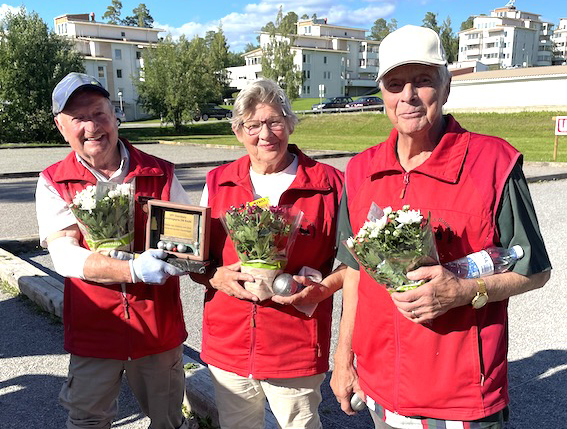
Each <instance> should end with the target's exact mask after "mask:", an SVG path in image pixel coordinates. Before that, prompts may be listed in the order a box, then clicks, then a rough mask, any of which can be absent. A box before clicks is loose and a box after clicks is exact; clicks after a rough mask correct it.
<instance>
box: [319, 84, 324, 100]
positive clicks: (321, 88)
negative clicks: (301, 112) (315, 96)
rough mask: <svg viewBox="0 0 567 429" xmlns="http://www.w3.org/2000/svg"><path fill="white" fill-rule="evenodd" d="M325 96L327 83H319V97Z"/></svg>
mask: <svg viewBox="0 0 567 429" xmlns="http://www.w3.org/2000/svg"><path fill="white" fill-rule="evenodd" d="M324 96H325V85H323V84H319V97H324Z"/></svg>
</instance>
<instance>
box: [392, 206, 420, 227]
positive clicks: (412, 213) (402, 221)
mask: <svg viewBox="0 0 567 429" xmlns="http://www.w3.org/2000/svg"><path fill="white" fill-rule="evenodd" d="M404 207H405V206H404ZM422 219H423V216H422V215H421V213H420V212H419V210H408V211H398V217H397V218H396V221H397V222H398V223H399V225H398V226H396V228H402V227H403V226H404V225H409V224H411V223H421V220H422Z"/></svg>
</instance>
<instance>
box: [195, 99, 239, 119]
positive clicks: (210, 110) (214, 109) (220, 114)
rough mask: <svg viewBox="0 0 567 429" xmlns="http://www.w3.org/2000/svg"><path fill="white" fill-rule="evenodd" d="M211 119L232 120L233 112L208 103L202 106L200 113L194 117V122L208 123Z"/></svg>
mask: <svg viewBox="0 0 567 429" xmlns="http://www.w3.org/2000/svg"><path fill="white" fill-rule="evenodd" d="M209 118H217V119H223V118H227V119H228V118H232V110H229V109H225V108H224V107H220V106H218V105H216V104H213V103H207V104H204V105H203V106H201V108H200V109H199V111H198V112H197V113H195V115H194V116H193V120H194V121H199V120H201V119H202V120H203V121H208V120H209Z"/></svg>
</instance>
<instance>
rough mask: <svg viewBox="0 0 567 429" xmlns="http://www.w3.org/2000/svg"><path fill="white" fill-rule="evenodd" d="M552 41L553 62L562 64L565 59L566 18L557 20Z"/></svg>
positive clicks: (566, 40)
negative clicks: (557, 24)
mask: <svg viewBox="0 0 567 429" xmlns="http://www.w3.org/2000/svg"><path fill="white" fill-rule="evenodd" d="M551 40H552V42H553V52H554V55H553V64H554V65H562V64H565V62H566V61H567V18H561V19H560V20H559V27H557V29H556V30H555V31H554V32H553V36H552V37H551Z"/></svg>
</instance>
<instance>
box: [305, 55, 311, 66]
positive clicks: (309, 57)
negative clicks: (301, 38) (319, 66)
mask: <svg viewBox="0 0 567 429" xmlns="http://www.w3.org/2000/svg"><path fill="white" fill-rule="evenodd" d="M303 62H304V63H305V64H309V63H310V62H311V55H309V54H303Z"/></svg>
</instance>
